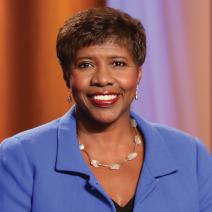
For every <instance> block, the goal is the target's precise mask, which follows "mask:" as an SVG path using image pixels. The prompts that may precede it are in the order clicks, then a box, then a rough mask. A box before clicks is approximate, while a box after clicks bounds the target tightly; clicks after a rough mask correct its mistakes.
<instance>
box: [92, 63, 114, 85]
mask: <svg viewBox="0 0 212 212" xmlns="http://www.w3.org/2000/svg"><path fill="white" fill-rule="evenodd" d="M113 83H114V78H113V75H112V73H111V70H110V69H109V67H107V66H105V65H101V66H99V67H96V70H95V72H94V73H93V76H92V79H91V85H92V86H98V87H104V86H108V85H113Z"/></svg>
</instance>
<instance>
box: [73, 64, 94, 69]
mask: <svg viewBox="0 0 212 212" xmlns="http://www.w3.org/2000/svg"><path fill="white" fill-rule="evenodd" d="M93 67H94V65H93V64H92V63H90V62H81V63H79V64H78V65H77V68H79V69H87V68H93Z"/></svg>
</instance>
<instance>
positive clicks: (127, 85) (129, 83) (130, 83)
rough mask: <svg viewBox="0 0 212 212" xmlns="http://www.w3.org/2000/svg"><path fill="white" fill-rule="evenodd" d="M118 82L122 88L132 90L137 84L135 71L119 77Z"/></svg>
mask: <svg viewBox="0 0 212 212" xmlns="http://www.w3.org/2000/svg"><path fill="white" fill-rule="evenodd" d="M119 82H120V85H121V87H122V88H123V89H124V90H134V89H136V86H137V82H138V76H137V74H136V73H133V74H128V75H126V76H125V77H122V78H119Z"/></svg>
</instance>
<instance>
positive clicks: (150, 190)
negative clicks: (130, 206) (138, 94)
mask: <svg viewBox="0 0 212 212" xmlns="http://www.w3.org/2000/svg"><path fill="white" fill-rule="evenodd" d="M132 116H133V117H134V118H135V119H136V121H137V123H138V127H139V128H140V130H141V131H142V132H143V134H144V138H145V146H146V149H145V159H144V164H143V169H142V171H141V174H140V179H139V182H138V186H137V191H136V194H135V202H134V210H133V211H134V212H142V211H143V212H155V211H159V212H212V157H211V155H210V154H209V153H208V151H207V150H206V148H205V147H204V146H203V145H202V144H201V142H199V141H198V140H197V139H196V138H193V137H191V136H189V135H187V134H185V133H182V132H180V131H178V130H176V129H171V128H168V127H165V126H162V125H158V124H152V123H149V122H147V121H145V120H143V119H141V118H139V117H138V116H137V115H136V114H134V113H132ZM123 183H124V182H123ZM0 211H1V212H83V211H85V212H100V211H101V212H112V211H114V212H115V207H114V204H113V202H112V201H111V199H110V197H109V196H108V194H107V193H106V192H105V191H104V189H103V188H102V187H101V185H100V184H99V183H98V181H97V179H96V178H95V176H94V175H93V173H92V172H91V171H90V169H89V167H88V165H87V164H86V163H85V161H84V160H83V158H82V156H81V153H80V150H79V149H78V141H77V135H76V120H75V116H74V109H73V108H72V109H71V110H70V111H69V112H68V113H66V114H65V115H64V116H63V117H61V118H60V119H58V120H55V121H53V122H51V123H48V124H45V125H43V126H40V127H37V128H35V129H32V130H28V131H26V132H22V133H20V134H17V135H15V136H13V137H11V138H8V139H6V140H5V141H4V142H3V143H2V144H1V145H0Z"/></svg>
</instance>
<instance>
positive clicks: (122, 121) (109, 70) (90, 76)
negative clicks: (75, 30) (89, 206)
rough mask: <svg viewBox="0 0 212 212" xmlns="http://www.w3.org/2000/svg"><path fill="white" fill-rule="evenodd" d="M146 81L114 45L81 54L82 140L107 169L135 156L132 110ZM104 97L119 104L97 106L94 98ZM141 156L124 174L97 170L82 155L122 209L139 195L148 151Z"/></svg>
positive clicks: (77, 76) (76, 78) (75, 88)
mask: <svg viewBox="0 0 212 212" xmlns="http://www.w3.org/2000/svg"><path fill="white" fill-rule="evenodd" d="M141 76H142V72H141V68H140V67H137V66H136V64H135V63H134V61H133V58H132V56H131V54H130V52H129V51H128V49H127V48H125V47H122V46H119V45H117V44H115V43H112V42H106V43H104V44H101V45H93V46H89V47H84V48H81V49H80V50H79V51H78V52H77V54H76V59H75V63H74V65H73V66H72V68H71V77H70V84H71V90H72V94H73V97H74V99H75V102H76V106H77V110H76V116H77V129H78V139H79V141H80V142H81V143H83V144H85V146H86V149H87V151H88V152H89V153H90V155H92V156H94V158H95V159H97V160H99V161H101V162H102V163H105V164H110V163H113V162H118V161H123V159H124V158H126V156H127V155H128V154H129V153H130V152H132V150H133V147H134V143H133V140H134V136H135V132H134V131H133V129H132V127H131V125H130V105H131V103H132V101H133V99H134V97H135V91H136V87H137V85H138V83H139V82H140V80H141ZM105 93H106V94H111V93H113V94H117V100H116V101H115V103H112V104H109V105H107V106H106V107H105V106H102V105H100V106H99V105H95V104H93V102H92V97H93V96H95V95H96V94H101V95H102V94H105ZM136 152H137V153H138V157H137V158H136V159H134V160H132V161H130V162H127V163H125V164H124V165H123V166H122V167H121V169H120V170H109V169H108V168H105V167H99V168H94V167H92V166H90V163H89V159H88V157H87V155H86V154H85V153H84V152H82V156H83V158H84V159H85V161H86V162H87V164H88V165H89V166H90V169H91V171H92V172H93V173H94V175H95V176H96V178H97V180H98V181H99V183H100V184H101V186H102V187H103V188H104V190H105V191H106V193H107V194H108V195H109V196H110V198H112V199H113V200H114V201H116V202H117V203H118V204H119V205H120V206H124V205H126V204H127V202H128V201H129V200H130V199H131V198H132V197H133V195H134V194H135V191H136V186H137V182H138V179H139V174H140V170H141V167H142V164H143V157H144V148H143V146H138V147H137V149H136ZM103 153H104V154H103ZM123 182H124V183H123Z"/></svg>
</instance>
